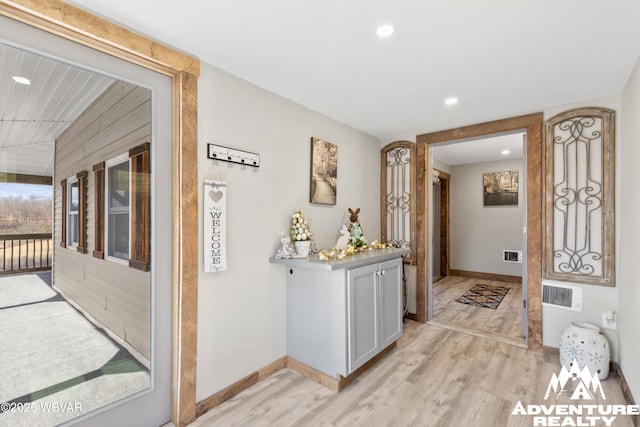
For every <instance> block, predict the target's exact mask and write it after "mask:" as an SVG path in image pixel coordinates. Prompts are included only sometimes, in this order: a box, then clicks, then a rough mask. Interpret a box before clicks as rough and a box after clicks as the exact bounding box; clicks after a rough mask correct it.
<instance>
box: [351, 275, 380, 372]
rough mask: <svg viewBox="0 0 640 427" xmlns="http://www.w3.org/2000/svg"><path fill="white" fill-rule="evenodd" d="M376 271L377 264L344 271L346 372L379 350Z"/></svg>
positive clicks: (355, 367) (354, 368)
mask: <svg viewBox="0 0 640 427" xmlns="http://www.w3.org/2000/svg"><path fill="white" fill-rule="evenodd" d="M377 272H378V264H372V265H367V266H365V267H360V268H355V269H353V270H348V271H347V307H348V309H347V310H348V311H347V322H348V326H347V327H348V330H349V333H348V337H347V342H348V343H349V344H348V346H349V350H348V351H349V373H351V372H353V371H355V370H356V369H358V368H359V367H360V366H362V365H364V364H365V363H366V362H367V361H368V360H369V359H371V358H372V357H373V356H375V355H376V354H377V353H378V351H379V349H380V333H379V325H378V301H379V295H378V291H377V280H376V273H377Z"/></svg>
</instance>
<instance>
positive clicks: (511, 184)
mask: <svg viewBox="0 0 640 427" xmlns="http://www.w3.org/2000/svg"><path fill="white" fill-rule="evenodd" d="M482 185H483V187H484V205H485V206H513V205H515V206H517V205H518V171H517V170H513V171H504V172H489V173H485V174H482Z"/></svg>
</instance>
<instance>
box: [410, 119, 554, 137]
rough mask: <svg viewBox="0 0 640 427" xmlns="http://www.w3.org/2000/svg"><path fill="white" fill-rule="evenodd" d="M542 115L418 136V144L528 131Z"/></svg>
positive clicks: (537, 122)
mask: <svg viewBox="0 0 640 427" xmlns="http://www.w3.org/2000/svg"><path fill="white" fill-rule="evenodd" d="M542 120H543V114H542V113H534V114H527V115H525V116H518V117H511V118H508V119H502V120H495V121H493V122H486V123H480V124H477V125H470V126H464V127H461V128H455V129H448V130H442V131H439V132H432V133H425V134H422V135H418V136H417V139H416V141H417V143H418V144H420V143H423V144H434V143H436V142H444V141H454V140H458V139H467V138H476V137H478V136H484V135H491V134H497V133H505V132H511V131H514V130H518V129H526V128H528V127H529V126H531V125H535V124H541V123H542Z"/></svg>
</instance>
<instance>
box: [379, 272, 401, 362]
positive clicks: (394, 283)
mask: <svg viewBox="0 0 640 427" xmlns="http://www.w3.org/2000/svg"><path fill="white" fill-rule="evenodd" d="M378 282H379V285H378V286H379V292H380V297H379V300H380V342H381V343H380V349H384V348H385V347H387V346H388V345H389V344H391V343H392V342H394V341H396V340H397V339H398V338H400V337H401V336H402V314H403V313H402V311H403V310H402V260H401V259H395V260H392V261H387V262H383V263H382V264H380V274H379V275H378Z"/></svg>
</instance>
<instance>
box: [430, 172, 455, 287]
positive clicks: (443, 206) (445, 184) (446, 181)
mask: <svg viewBox="0 0 640 427" xmlns="http://www.w3.org/2000/svg"><path fill="white" fill-rule="evenodd" d="M434 170H435V171H438V174H439V175H438V178H439V179H440V273H442V274H441V275H442V276H443V277H446V276H448V275H449V274H451V273H450V268H449V265H450V264H449V260H450V259H451V256H450V255H451V249H450V248H451V222H450V220H451V218H450V217H451V215H450V208H449V201H450V199H451V196H450V191H449V190H450V185H451V175H449V174H448V173H446V172H443V171H441V170H438V169H435V168H434ZM434 214H435V212H434ZM443 225H444V226H443Z"/></svg>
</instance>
